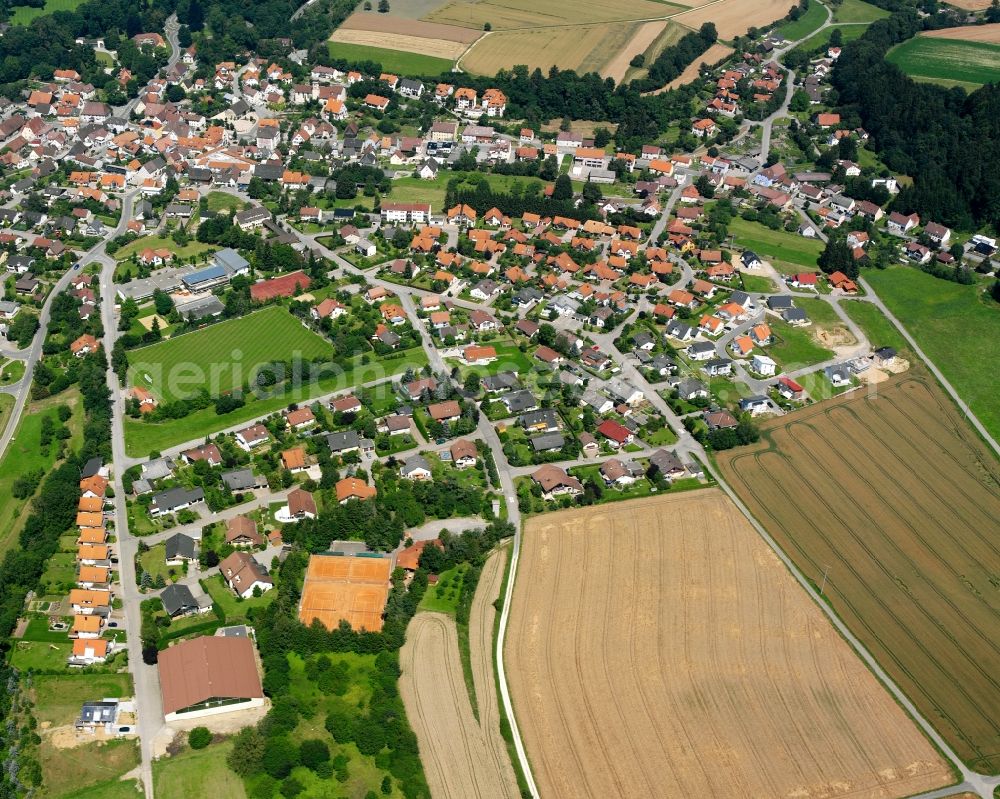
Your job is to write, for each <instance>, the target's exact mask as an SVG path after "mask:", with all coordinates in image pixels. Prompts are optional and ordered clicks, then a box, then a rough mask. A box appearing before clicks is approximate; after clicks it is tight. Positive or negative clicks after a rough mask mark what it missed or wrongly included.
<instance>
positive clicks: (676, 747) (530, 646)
mask: <svg viewBox="0 0 1000 799" xmlns="http://www.w3.org/2000/svg"><path fill="white" fill-rule="evenodd" d="M505 662H506V666H507V669H506V671H507V675H508V681H509V687H510V691H511V695H512V699H513V704H514V711H515V715H516V717H517V721H518V724H519V726H520V729H521V733H522V736H523V739H524V743H525V746H526V748H527V752H528V757H529V760H530V763H531V767H532V771H533V773H534V776H535V779H536V781H537V783H538V787H539V790H540V793H541V795H542V796H543V797H559V798H560V799H573V798H574V797H601V798H602V799H603V798H604V797H609V796H629V797H633V796H657V797H659V796H690V797H694V796H706V797H707V796H711V797H737V796H739V797H744V796H769V797H800V798H801V799H819V797H823V799H834V798H835V797H852V798H856V797H872V798H874V797H882V799H893V798H895V797H903V796H909V795H911V794H915V793H920V792H923V791H928V790H931V789H934V788H938V787H941V786H944V785H947V784H949V783H950V782H952V780H953V776H952V773H951V771H950V768H949V767H948V765H947V764H946V763H945V762H944V761H943V760H942V759H941V757H940V756H939V755H938V753H937V752H936V751H935V749H934V748H933V747H932V745H931V744H930V743H929V742H928V741H927V740H926V739H925V738H924V736H923V734H922V733H921V732H920V731H919V730H918V728H917V727H916V725H915V724H914V723H913V722H912V721H911V720H910V719H909V718H908V717H907V716H906V714H905V713H904V712H903V710H902V709H901V708H900V707H899V706H898V705H897V704H896V702H895V701H894V700H893V699H892V697H891V696H890V695H889V694H888V693H887V691H886V690H885V689H884V688H883V686H882V685H881V684H880V683H879V682H878V681H877V680H876V678H875V677H874V675H873V674H872V673H871V672H870V671H869V670H868V669H867V668H866V667H865V666H864V664H863V663H862V662H861V660H860V659H859V658H858V657H857V655H856V654H855V653H854V652H853V651H852V650H851V649H850V647H849V646H848V644H847V643H846V642H845V641H844V640H843V639H842V638H841V637H840V636H839V635H838V634H837V632H836V631H835V630H834V628H833V626H832V625H831V624H830V622H829V620H828V619H827V618H826V617H825V616H824V614H823V612H822V611H821V609H820V608H819V607H818V606H817V605H815V604H814V603H813V602H812V600H810V599H809V597H808V596H807V594H806V593H805V592H803V590H802V588H801V587H800V586H799V585H798V584H797V583H796V581H795V579H794V578H793V576H792V575H791V574H790V573H789V572H788V571H787V570H786V568H785V567H784V566H783V565H782V564H781V562H780V561H779V560H778V558H777V556H776V555H775V554H774V552H773V551H772V550H771V549H770V548H769V547H768V546H767V544H766V543H765V542H764V541H763V540H762V539H761V538H760V537H759V536H758V535H757V533H756V532H755V531H754V529H753V528H752V527H751V526H750V523H749V522H748V521H747V520H746V518H745V517H743V516H742V515H741V514H740V513H739V511H738V510H737V508H736V506H735V505H734V504H733V503H732V502H731V501H730V500H729V499H728V498H727V497H726V496H725V495H724V494H723V493H722V492H721V491H719V490H717V489H707V490H701V491H696V492H688V493H683V494H677V495H673V496H664V497H656V498H649V499H642V500H634V501H630V502H626V503H621V504H618V505H615V506H614V508H613V509H612V508H610V507H599V508H593V507H591V508H583V509H578V510H567V511H561V512H558V513H553V514H548V515H544V516H541V517H535V518H533V519H531V520H530V521H528V522H527V524H526V526H525V530H524V538H523V544H522V554H521V559H520V565H519V568H518V573H517V578H516V584H515V588H514V599H513V605H512V609H511V617H510V623H509V628H508V634H507V639H506V642H505Z"/></svg>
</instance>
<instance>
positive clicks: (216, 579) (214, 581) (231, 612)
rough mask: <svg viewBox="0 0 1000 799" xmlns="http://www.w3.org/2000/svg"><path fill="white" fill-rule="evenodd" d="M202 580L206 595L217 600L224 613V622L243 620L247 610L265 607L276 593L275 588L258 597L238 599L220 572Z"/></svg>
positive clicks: (231, 622)
mask: <svg viewBox="0 0 1000 799" xmlns="http://www.w3.org/2000/svg"><path fill="white" fill-rule="evenodd" d="M202 582H203V583H204V584H205V590H206V591H208V595H209V596H210V597H212V601H214V602H218V603H219V606H220V607H221V608H222V610H223V612H224V613H225V614H226V624H233V623H236V622H240V621H244V620H245V619H246V617H247V611H249V610H251V609H253V608H266V607H267V606H268V605H270V604H271V603H272V602H273V601H274V598H275V596H277V593H278V592H277V591H276V590H271V591H268V592H267V593H265V594H262V595H261V596H259V597H250V598H249V599H239V598H237V596H236V594H234V593H233V592H232V591H230V590H229V586H227V585H226V584H225V583H224V582H223V581H222V575H221V574H218V573H217V574H215V575H213V576H212V577H209V578H208V579H206V580H202Z"/></svg>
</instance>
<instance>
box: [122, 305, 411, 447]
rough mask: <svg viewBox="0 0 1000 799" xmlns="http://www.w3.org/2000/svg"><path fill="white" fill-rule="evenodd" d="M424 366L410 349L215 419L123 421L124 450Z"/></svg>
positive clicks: (208, 413)
mask: <svg viewBox="0 0 1000 799" xmlns="http://www.w3.org/2000/svg"><path fill="white" fill-rule="evenodd" d="M286 313H287V312H286ZM176 341H180V339H176ZM426 364H427V354H426V353H425V352H424V351H423V349H422V348H419V347H414V348H413V349H411V350H407V351H406V352H405V353H404V355H403V357H401V358H393V359H379V360H376V361H375V362H372V363H367V364H362V363H361V362H360V360H356V361H355V363H354V365H353V366H352V367H351V368H349V369H347V370H345V371H343V372H342V373H340V374H339V375H331V376H329V377H323V378H321V379H320V380H319V381H317V382H315V383H306V384H304V385H301V386H297V387H295V388H292V389H291V390H289V391H287V392H285V393H284V394H281V395H279V396H275V397H266V398H263V399H253V400H250V401H248V402H247V404H246V405H244V406H243V407H242V408H238V409H237V410H235V411H233V412H231V413H227V414H225V415H224V416H219V415H218V414H217V413H216V412H215V408H214V407H211V406H210V407H208V408H203V409H202V410H200V411H195V412H194V413H191V414H189V415H187V416H185V417H184V418H183V419H171V420H169V421H166V422H156V423H151V422H143V421H141V420H138V419H132V418H126V419H125V420H124V423H125V448H126V451H127V452H128V454H130V455H140V456H145V455H148V454H149V453H150V452H153V451H154V450H155V451H159V450H164V449H167V448H169V447H171V446H174V445H175V444H181V443H183V442H185V441H191V440H193V439H196V438H201V437H203V436H206V435H209V434H211V433H214V432H215V431H217V430H220V429H222V428H224V427H231V426H233V425H237V424H240V423H241V422H245V421H247V420H249V419H254V418H257V417H259V416H264V415H266V414H268V413H273V412H274V411H277V410H280V409H281V408H285V407H287V406H288V404H289V403H292V402H303V401H305V400H308V399H310V398H312V397H318V396H320V395H322V394H329V393H332V392H334V391H340V390H342V389H345V388H350V387H351V386H359V385H361V384H362V383H370V382H373V381H375V380H381V379H384V378H388V377H392V376H393V375H397V374H401V373H403V372H405V371H406V370H407V369H410V368H412V369H414V370H417V369H420V368H423V367H424V366H425V365H426Z"/></svg>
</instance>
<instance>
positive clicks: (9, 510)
mask: <svg viewBox="0 0 1000 799" xmlns="http://www.w3.org/2000/svg"><path fill="white" fill-rule="evenodd" d="M63 403H65V404H67V405H69V406H70V407H71V408H72V409H73V416H72V417H70V420H69V422H68V425H69V427H70V429H71V430H72V431H73V433H74V435H73V438H71V439H70V440H69V441H68V443H69V444H70V445H71V447H70V448H72V446H73V445H74V441H76V442H77V443H79V439H80V431H81V429H82V420H81V418H80V415H81V411H80V393H79V391H78V390H77V389H76V388H71V389H69V390H68V391H65V392H62V393H61V394H58V395H56V396H55V397H51V398H49V399H46V400H42V401H40V402H36V403H32V404H31V405H29V406H28V407H26V408H25V411H24V413H23V414H22V416H21V421H20V423H19V425H18V428H17V432H16V433H15V434H14V437H13V438H12V439H11V442H10V444H9V445H8V446H7V451H6V452H5V453H4V456H3V459H2V460H0V556H2V555H3V553H5V552H6V551H7V550H8V549H9V548H10V547H11V546H12V545H13V544H14V542H15V541H16V540H17V534H18V533H19V532H20V529H21V525H22V524H23V522H24V517H25V515H26V514H25V513H23V511H24V509H25V506H26V505H27V504H28V502H30V499H17V498H16V497H14V495H13V494H11V487H12V486H13V484H14V481H15V480H16V479H17V478H18V477H20V476H21V475H23V474H25V473H26V472H30V471H32V470H35V469H42V470H44V471H45V472H49V471H50V470H51V469H52V466H53V465H54V464H55V460H56V452H57V447H58V441H56V440H53V441H52V443H51V444H50V445H49V447H48V449H47V450H46V451H45V452H42V451H41V449H40V444H41V435H42V419H43V418H45V417H46V416H48V417H50V418H52V419H53V420H54V421H56V422H58V420H59V419H58V415H57V409H58V406H59V405H61V404H63Z"/></svg>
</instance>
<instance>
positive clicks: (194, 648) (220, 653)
mask: <svg viewBox="0 0 1000 799" xmlns="http://www.w3.org/2000/svg"><path fill="white" fill-rule="evenodd" d="M159 671H160V692H161V694H162V696H163V715H164V717H165V720H166V721H177V720H181V719H191V718H199V717H201V716H209V715H214V714H216V713H229V712H231V711H235V710H243V709H245V708H251V707H260V706H261V705H263V704H264V691H263V689H262V688H261V684H260V675H259V673H258V671H257V659H256V656H255V654H254V649H253V643H252V642H251V640H250V639H249V638H238V637H221V636H202V637H201V638H193V639H191V640H189V641H181V642H180V643H179V644H175V645H174V646H171V647H169V648H168V649H165V650H163V651H162V652H161V653H160V658H159Z"/></svg>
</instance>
